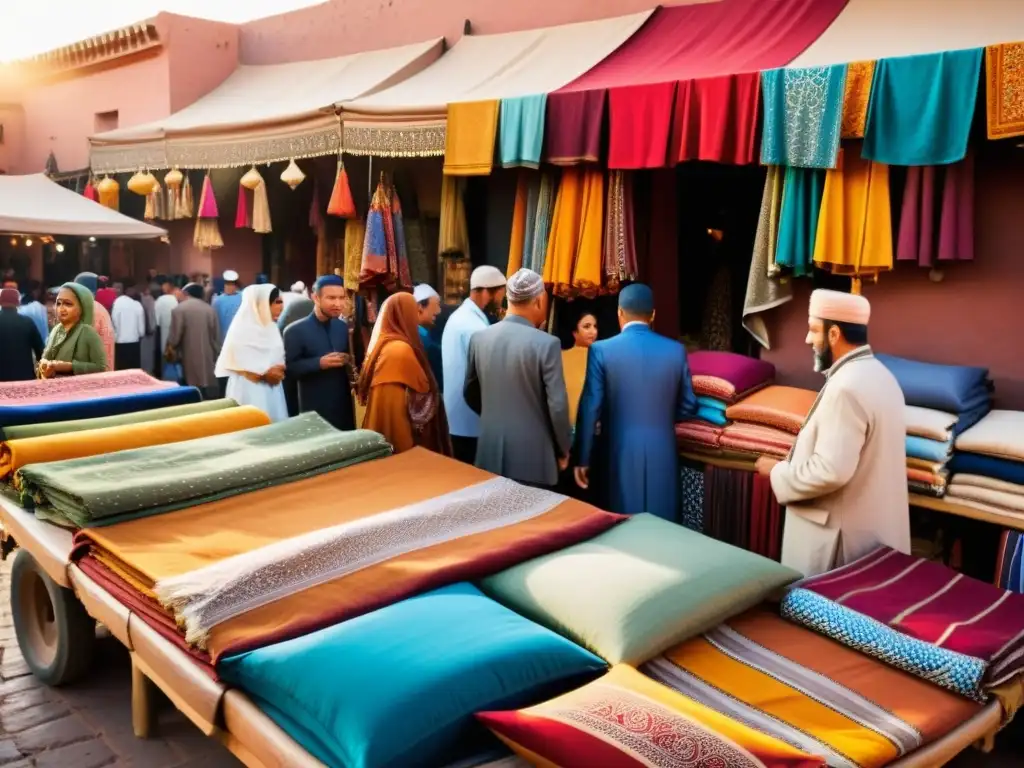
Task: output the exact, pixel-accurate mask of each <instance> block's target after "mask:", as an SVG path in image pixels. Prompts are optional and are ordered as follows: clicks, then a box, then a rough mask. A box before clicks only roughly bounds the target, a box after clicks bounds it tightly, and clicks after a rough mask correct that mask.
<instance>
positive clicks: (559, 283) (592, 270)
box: [544, 168, 604, 298]
mask: <svg viewBox="0 0 1024 768" xmlns="http://www.w3.org/2000/svg"><path fill="white" fill-rule="evenodd" d="M603 208H604V173H603V171H601V170H600V169H592V168H587V169H583V168H572V169H569V170H567V171H565V172H564V173H563V174H562V180H561V182H560V183H559V185H558V196H557V197H556V199H555V209H554V215H553V216H552V220H551V235H550V237H549V238H548V246H547V255H546V257H545V261H544V282H545V283H547V284H548V285H550V286H551V287H552V290H553V291H554V294H555V295H556V296H563V297H566V298H572V297H573V296H575V295H576V294H577V293H582V294H584V295H587V296H594V295H596V294H597V292H598V291H599V290H600V287H601V246H602V239H601V234H602V233H601V227H602V224H603Z"/></svg>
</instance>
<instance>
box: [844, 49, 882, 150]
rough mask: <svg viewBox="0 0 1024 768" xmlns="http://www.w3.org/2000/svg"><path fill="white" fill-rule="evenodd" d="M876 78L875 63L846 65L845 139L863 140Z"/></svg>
mask: <svg viewBox="0 0 1024 768" xmlns="http://www.w3.org/2000/svg"><path fill="white" fill-rule="evenodd" d="M874 78H875V62H873V61H855V62H852V63H850V64H847V65H846V92H845V93H844V94H843V124H842V137H843V138H844V139H863V138H864V126H865V124H866V123H867V119H868V101H870V99H871V82H872V81H873V80H874Z"/></svg>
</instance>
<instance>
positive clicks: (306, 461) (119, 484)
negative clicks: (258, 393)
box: [20, 413, 391, 528]
mask: <svg viewBox="0 0 1024 768" xmlns="http://www.w3.org/2000/svg"><path fill="white" fill-rule="evenodd" d="M389 455H391V446H390V445H389V444H388V442H387V441H386V440H385V439H384V437H383V435H380V434H378V433H376V432H371V431H369V430H363V429H360V430H354V431H351V432H340V431H338V430H336V429H334V428H333V427H332V426H331V425H330V424H328V423H327V422H326V421H324V420H323V419H322V418H320V416H318V415H317V414H315V413H305V414H302V415H301V416H297V417H295V418H293V419H288V420H287V421H280V422H277V423H275V424H270V425H268V426H265V427H256V428H254V429H245V430H242V431H240V432H231V433H228V434H225V435H215V436H213V437H204V438H200V439H198V440H187V441H185V442H181V443H172V444H170V445H156V446H151V447H148V448H137V449H134V450H129V451H118V452H117V453H108V454H104V455H100V456H90V457H88V458H84V459H71V460H68V461H54V462H49V463H46V464H30V465H29V466H27V467H24V468H22V470H21V472H20V477H21V482H22V487H23V488H24V489H25V493H26V494H27V495H29V496H31V498H32V499H33V500H34V502H35V506H36V515H37V516H38V517H40V518H42V519H44V520H50V521H52V522H56V523H58V524H63V525H67V524H71V525H73V526H75V527H79V528H90V527H96V526H103V525H111V524H113V523H119V522H123V521H125V520H134V519H136V518H140V517H149V516H151V515H159V514H163V513H164V512H170V511H172V510H175V509H182V508H184V507H191V506H194V505H196V504H202V503H204V502H208V501H215V500H217V499H224V498H227V497H229V496H236V495H238V494H241V493H248V492H250V491H255V490H258V489H260V488H268V487H270V486H275V485H283V484H285V483H289V482H292V481H294V480H298V479H301V478H304V477H311V476H313V475H319V474H322V473H324V472H330V471H331V470H334V469H340V468H342V467H346V466H349V465H352V464H358V463H361V462H363V461H369V460H371V459H377V458H381V457H383V456H389Z"/></svg>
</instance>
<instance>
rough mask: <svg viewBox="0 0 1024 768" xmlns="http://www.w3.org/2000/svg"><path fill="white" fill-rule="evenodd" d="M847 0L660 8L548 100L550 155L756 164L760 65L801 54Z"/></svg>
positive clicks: (632, 164)
mask: <svg viewBox="0 0 1024 768" xmlns="http://www.w3.org/2000/svg"><path fill="white" fill-rule="evenodd" d="M846 3H847V0H717V2H709V3H701V4H698V5H683V6H676V7H673V8H662V9H660V10H658V11H657V12H656V13H655V14H654V15H653V16H652V17H651V19H650V20H649V21H648V22H647V24H645V25H644V27H643V28H642V29H641V30H640V31H639V32H637V34H635V35H634V36H633V37H632V38H630V39H629V41H628V42H626V43H625V45H623V46H622V47H621V48H619V49H618V50H617V51H615V53H613V54H612V55H611V56H609V57H608V58H606V59H605V60H604V61H602V62H601V63H600V64H598V65H597V66H596V67H594V68H593V69H591V70H590V71H589V72H587V73H586V74H584V75H582V76H581V77H579V78H577V79H576V80H575V81H573V82H572V83H570V84H569V85H567V86H565V87H564V88H561V89H560V90H559V91H557V92H555V93H552V94H550V95H549V96H548V115H547V121H546V126H547V127H546V134H547V135H546V143H545V145H546V148H547V149H546V159H547V160H548V161H549V162H553V163H555V164H561V165H570V164H573V163H576V162H580V161H581V160H591V161H596V160H598V159H599V155H598V153H599V149H600V147H599V139H600V125H601V123H602V120H603V117H604V110H605V105H606V104H607V105H608V106H607V108H608V115H609V147H608V167H609V168H618V169H629V168H655V167H660V166H664V165H665V164H666V162H667V163H668V164H674V163H676V162H679V161H682V160H713V161H717V162H725V163H737V164H745V163H752V162H754V161H755V157H756V155H755V145H756V140H757V118H758V99H759V95H760V71H761V70H763V69H774V68H776V67H782V66H785V65H786V64H788V63H789V62H791V61H792V60H793V59H794V58H796V57H797V56H798V55H800V54H801V53H802V52H803V51H804V50H805V49H806V48H807V47H808V46H809V45H810V44H811V43H813V42H814V41H815V40H816V39H817V38H818V37H819V36H820V35H821V34H822V33H823V32H824V31H825V30H826V29H827V28H828V26H829V25H830V24H831V23H832V22H833V21H834V20H835V18H836V17H837V16H838V15H839V13H840V12H841V11H842V10H843V8H844V7H845V6H846Z"/></svg>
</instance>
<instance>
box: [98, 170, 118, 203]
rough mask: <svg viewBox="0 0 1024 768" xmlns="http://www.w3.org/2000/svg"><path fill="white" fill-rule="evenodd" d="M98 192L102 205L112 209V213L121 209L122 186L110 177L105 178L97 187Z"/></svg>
mask: <svg viewBox="0 0 1024 768" xmlns="http://www.w3.org/2000/svg"><path fill="white" fill-rule="evenodd" d="M96 191H97V192H98V193H99V203H100V205H103V206H106V207H107V208H110V209H111V210H112V211H116V210H118V209H120V207H121V198H120V195H119V194H118V193H119V192H120V191H121V185H120V184H118V183H117V181H115V180H114V179H112V178H110V177H109V176H104V177H103V181H101V182H100V183H99V184H98V185H97V187H96Z"/></svg>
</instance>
